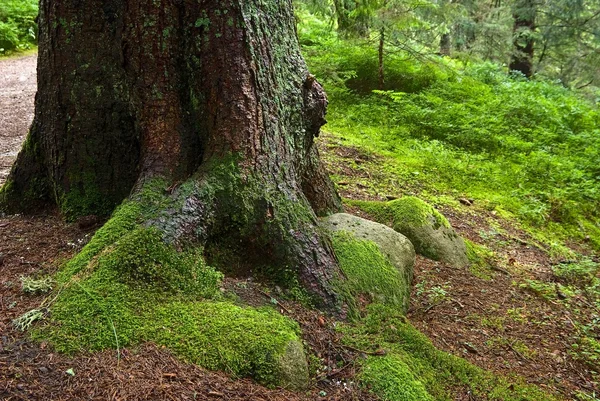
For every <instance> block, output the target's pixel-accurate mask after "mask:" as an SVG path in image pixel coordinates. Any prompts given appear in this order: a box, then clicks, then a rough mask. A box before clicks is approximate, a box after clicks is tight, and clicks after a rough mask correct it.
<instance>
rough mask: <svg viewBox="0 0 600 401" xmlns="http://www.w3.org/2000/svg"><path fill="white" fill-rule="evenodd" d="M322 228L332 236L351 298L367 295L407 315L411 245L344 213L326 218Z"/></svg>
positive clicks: (412, 263) (389, 231) (379, 226)
mask: <svg viewBox="0 0 600 401" xmlns="http://www.w3.org/2000/svg"><path fill="white" fill-rule="evenodd" d="M323 225H324V227H325V228H326V229H328V230H329V231H331V232H332V233H333V239H334V241H333V244H334V249H335V251H336V255H337V256H338V259H339V260H340V267H341V268H342V271H344V273H345V274H346V276H347V277H348V282H349V284H348V285H349V291H350V292H351V293H353V294H352V295H355V296H357V295H360V293H364V292H367V293H369V294H370V295H371V296H372V298H373V299H374V300H376V301H379V302H382V303H386V304H391V305H395V306H399V307H400V308H401V309H402V310H403V311H404V312H406V310H407V308H408V301H409V295H410V285H411V281H412V277H413V270H414V266H415V250H414V247H413V245H412V244H411V243H410V241H409V240H408V239H407V238H406V237H405V236H404V235H402V234H400V233H398V232H396V231H394V230H392V229H391V228H389V227H387V226H385V225H383V224H379V223H376V222H373V221H370V220H365V219H363V218H360V217H357V216H353V215H350V214H345V213H339V214H334V215H332V216H329V217H327V218H325V219H324V220H323Z"/></svg>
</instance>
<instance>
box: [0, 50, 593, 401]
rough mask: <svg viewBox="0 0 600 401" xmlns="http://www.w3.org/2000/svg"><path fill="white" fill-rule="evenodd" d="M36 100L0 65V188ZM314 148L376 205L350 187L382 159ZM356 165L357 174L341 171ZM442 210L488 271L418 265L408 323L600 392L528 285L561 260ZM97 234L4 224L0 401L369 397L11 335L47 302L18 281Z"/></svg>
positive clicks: (555, 388) (327, 347)
mask: <svg viewBox="0 0 600 401" xmlns="http://www.w3.org/2000/svg"><path fill="white" fill-rule="evenodd" d="M34 93H35V56H29V57H24V58H11V59H4V60H1V59H0V185H1V184H2V183H3V182H4V180H5V179H6V174H7V172H8V169H9V168H10V164H11V163H12V162H13V161H14V158H15V156H16V154H17V152H18V150H19V147H20V145H21V143H22V141H23V140H24V135H25V133H26V132H27V128H28V124H29V123H30V121H31V118H32V114H33V95H34ZM321 145H322V151H323V152H324V153H325V159H326V160H327V163H328V168H329V169H330V171H331V172H332V173H334V174H336V176H337V177H340V178H339V179H338V180H337V181H338V182H337V184H338V188H340V192H341V195H342V196H344V197H345V198H350V199H369V198H373V196H372V195H368V191H366V188H363V187H362V186H361V185H356V184H355V182H358V180H357V178H364V177H366V178H369V179H377V173H376V172H377V164H378V163H379V161H378V160H377V156H376V155H372V154H368V153H364V152H362V151H361V150H360V149H356V148H352V147H348V146H344V144H343V142H342V141H340V140H339V138H336V137H334V136H331V135H327V134H325V135H324V138H323V139H322V141H321ZM353 165H360V166H361V167H360V168H359V169H352V168H349V167H348V166H353ZM373 172H375V173H373ZM399 192H402V191H401V190H400V189H399ZM389 195H394V194H389ZM382 197H383V198H385V196H383V195H382ZM349 211H350V212H353V213H356V214H360V211H358V210H349ZM441 211H442V212H443V213H444V214H445V215H446V217H448V219H449V220H450V222H451V223H452V225H453V226H454V227H455V228H456V230H457V231H458V232H459V233H460V234H461V235H462V236H464V237H465V238H468V239H470V240H472V241H474V242H476V243H481V244H485V245H486V246H488V247H489V248H490V249H492V250H493V251H494V252H495V256H494V263H492V264H491V265H490V267H488V268H484V269H481V270H473V269H455V268H452V267H450V266H447V265H444V264H442V263H439V262H433V261H430V260H427V259H425V258H421V257H418V259H417V265H416V271H415V279H414V285H413V291H412V299H411V307H410V311H409V315H408V318H409V320H410V321H411V322H412V323H413V324H414V325H415V326H416V327H417V328H418V329H419V330H421V331H422V332H423V333H425V334H426V335H427V336H428V337H429V338H430V339H431V340H432V341H433V343H434V344H435V345H436V346H437V347H438V348H439V349H441V350H444V351H447V352H450V353H452V354H455V355H458V356H461V357H464V358H466V359H468V360H469V361H470V362H472V363H474V364H475V365H478V366H481V367H483V368H485V369H489V370H491V371H494V372H496V373H499V374H503V375H507V376H513V377H521V378H522V379H523V381H525V382H528V383H532V384H536V385H538V386H540V387H542V388H545V389H547V390H548V391H550V392H552V393H555V394H557V395H562V397H563V398H564V399H574V398H575V396H574V394H576V393H577V392H585V393H587V394H592V393H594V392H596V394H597V393H599V392H600V388H599V387H598V383H597V380H598V378H597V377H594V376H593V373H592V372H591V370H590V369H589V367H588V366H586V365H584V364H583V363H582V362H581V361H580V360H579V359H576V358H575V356H574V353H573V352H572V344H573V343H574V341H575V338H576V336H577V330H578V329H577V328H576V326H575V324H574V323H573V321H574V320H576V319H577V317H576V316H573V315H572V314H573V311H572V309H571V308H567V307H565V306H564V304H563V303H561V302H560V301H558V300H553V299H552V298H549V297H542V296H540V295H539V293H537V292H535V291H533V288H532V286H531V283H532V282H543V283H550V284H552V285H554V284H553V283H555V277H554V275H553V271H552V266H553V265H554V264H555V263H557V262H558V261H557V260H553V259H552V258H551V257H550V256H549V255H548V252H546V250H545V249H544V248H543V246H541V245H539V244H537V243H536V242H535V241H534V240H532V239H531V238H529V237H528V235H527V234H526V233H525V232H523V231H520V230H518V229H517V228H515V227H514V225H513V224H511V223H509V222H507V221H505V220H503V219H501V218H500V217H498V216H496V215H495V214H494V213H493V212H489V211H485V210H480V209H478V208H477V206H476V205H473V206H466V205H465V206H463V207H460V208H448V207H446V208H444V207H442V208H441ZM92 234H93V231H89V230H88V231H86V230H83V229H81V228H80V227H78V226H77V224H66V223H64V222H63V221H62V220H61V219H60V218H59V217H58V216H53V215H47V216H33V217H24V216H8V217H2V218H0V272H1V273H0V378H2V379H1V380H0V399H2V400H38V399H39V400H49V399H52V400H67V399H68V400H76V399H97V400H109V399H110V400H113V399H114V400H116V399H119V400H142V399H157V400H159V399H160V400H163V399H174V400H186V399H196V400H209V399H210V400H314V399H324V400H325V399H327V400H338V399H339V400H341V399H346V400H368V399H370V398H371V396H369V395H368V394H366V393H364V392H362V391H360V390H358V389H355V388H350V389H345V388H342V387H340V386H336V381H335V380H329V381H327V380H325V381H320V382H318V383H316V384H315V386H314V387H313V389H312V390H311V392H310V393H309V394H306V395H304V394H302V395H299V394H297V393H290V392H287V391H285V390H268V389H265V388H264V387H261V386H259V385H257V384H254V383H253V382H251V381H249V380H234V379H231V378H229V377H227V376H226V375H225V374H221V373H212V372H207V371H205V370H203V369H201V368H198V367H195V366H192V365H188V364H185V363H183V362H181V361H178V360H177V359H175V358H174V357H173V356H172V355H171V354H170V353H169V352H168V351H167V350H165V349H161V348H159V347H157V346H155V345H152V344H145V345H142V346H140V347H137V348H135V349H131V350H120V354H119V355H118V354H117V352H116V351H114V350H112V351H106V352H102V353H95V354H85V355H78V356H75V357H68V356H65V355H60V354H57V353H55V352H53V350H52V349H51V347H50V346H49V345H48V344H46V343H41V344H40V343H35V342H32V341H30V340H29V339H28V337H27V336H26V334H23V333H21V332H19V331H16V330H14V329H13V328H12V324H11V322H12V320H13V319H15V318H16V317H18V316H20V315H22V314H23V313H25V312H27V311H29V310H31V309H32V308H35V307H38V306H39V305H40V303H41V302H42V301H43V299H44V296H43V295H27V294H24V293H23V291H22V290H21V284H20V278H21V277H28V276H34V277H37V276H43V275H47V274H50V273H53V272H55V271H56V270H57V269H58V267H59V266H60V264H61V262H63V261H65V260H67V259H68V258H70V257H71V256H73V255H74V254H75V253H76V252H77V251H78V250H79V249H81V247H82V246H83V245H84V244H85V243H86V242H87V240H88V239H89V238H90V237H91V235H92ZM552 288H554V287H552ZM556 288H558V287H556ZM252 291H254V292H253V293H252V294H247V295H248V297H249V298H252V297H254V299H255V302H260V299H261V298H264V297H263V295H264V294H261V293H260V292H258V290H252V287H251V289H250V292H252ZM242 297H244V296H243V294H242ZM244 298H246V297H244ZM263 301H264V299H263ZM266 301H267V302H268V301H269V300H268V299H267V300H266ZM583 302H584V300H582V307H585V305H583ZM282 305H283V306H282V312H285V313H286V314H291V315H292V317H294V318H296V319H298V320H300V321H301V322H303V328H304V329H305V334H304V336H305V341H307V342H308V343H310V344H311V346H313V347H315V348H317V350H316V351H318V352H319V353H323V354H325V353H327V352H330V351H331V346H332V344H334V343H335V342H336V334H335V330H334V329H333V321H331V322H330V321H329V320H327V319H325V320H323V319H320V317H319V316H318V315H317V314H316V312H313V311H306V310H300V309H298V307H297V305H294V304H292V303H282ZM317 322H318V324H317ZM346 373H347V374H348V372H346ZM350 373H351V372H350ZM323 392H324V393H323ZM324 394H326V395H324ZM456 399H457V400H465V401H466V400H475V398H474V397H473V396H472V395H471V394H467V393H465V394H457V398H456Z"/></svg>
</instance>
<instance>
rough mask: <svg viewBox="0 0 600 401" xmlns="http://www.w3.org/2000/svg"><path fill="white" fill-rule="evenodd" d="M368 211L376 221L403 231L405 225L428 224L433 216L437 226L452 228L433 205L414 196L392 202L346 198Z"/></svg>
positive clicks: (413, 226) (411, 226) (351, 203)
mask: <svg viewBox="0 0 600 401" xmlns="http://www.w3.org/2000/svg"><path fill="white" fill-rule="evenodd" d="M346 202H347V203H348V204H350V205H352V206H356V207H358V208H360V209H361V210H363V211H364V212H366V213H368V214H369V215H370V216H371V217H372V218H373V219H375V221H377V222H378V223H381V224H387V225H391V226H392V227H393V228H394V230H396V231H399V232H402V231H403V229H404V228H405V227H410V228H418V227H423V226H424V225H426V224H428V223H429V221H430V219H431V218H433V221H434V222H435V225H436V227H435V228H438V227H446V228H451V226H450V223H449V222H448V220H447V219H446V218H445V217H444V216H443V215H442V214H441V213H440V212H438V211H437V210H435V209H434V208H433V206H431V205H429V204H428V203H426V202H424V201H422V200H421V199H419V198H416V197H414V196H404V197H402V198H400V199H396V200H393V201H390V202H374V201H355V200H346Z"/></svg>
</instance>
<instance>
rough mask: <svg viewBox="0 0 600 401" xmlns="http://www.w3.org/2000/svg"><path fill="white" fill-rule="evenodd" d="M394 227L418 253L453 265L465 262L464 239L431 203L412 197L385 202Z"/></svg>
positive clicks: (466, 262)
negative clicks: (408, 240)
mask: <svg viewBox="0 0 600 401" xmlns="http://www.w3.org/2000/svg"><path fill="white" fill-rule="evenodd" d="M386 208H387V209H388V214H389V215H391V217H392V227H393V228H394V230H396V231H398V232H400V233H402V234H404V235H406V236H407V237H408V238H409V239H410V241H411V242H412V244H413V245H414V247H415V250H416V251H417V253H418V254H419V255H423V256H425V257H428V258H430V259H433V260H439V261H442V262H444V263H447V264H449V265H451V266H455V267H466V266H468V265H469V258H468V257H467V247H466V246H465V241H464V240H463V239H462V238H461V237H460V236H459V235H458V234H457V233H456V231H454V229H453V228H452V226H451V225H450V223H449V222H448V220H447V219H446V218H445V217H444V216H443V215H442V214H441V213H440V212H438V211H437V210H435V209H434V208H433V207H432V206H431V205H429V204H428V203H425V202H424V201H422V200H420V199H418V198H415V197H413V196H405V197H403V198H400V199H397V200H394V201H391V202H388V203H387V204H386Z"/></svg>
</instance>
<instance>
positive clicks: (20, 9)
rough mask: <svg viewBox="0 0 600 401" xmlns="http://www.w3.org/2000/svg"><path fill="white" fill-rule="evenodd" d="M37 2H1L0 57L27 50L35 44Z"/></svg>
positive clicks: (24, 0) (12, 0)
mask: <svg viewBox="0 0 600 401" xmlns="http://www.w3.org/2000/svg"><path fill="white" fill-rule="evenodd" d="M37 14H38V2H37V1H35V0H2V3H1V4H0V55H2V54H7V53H10V52H12V51H15V50H27V49H30V48H32V47H33V46H35V44H36V43H37V22H36V20H35V19H36V17H37Z"/></svg>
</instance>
